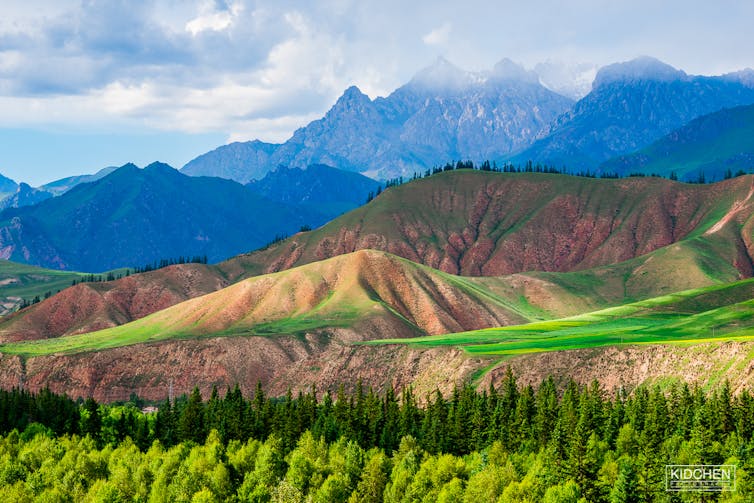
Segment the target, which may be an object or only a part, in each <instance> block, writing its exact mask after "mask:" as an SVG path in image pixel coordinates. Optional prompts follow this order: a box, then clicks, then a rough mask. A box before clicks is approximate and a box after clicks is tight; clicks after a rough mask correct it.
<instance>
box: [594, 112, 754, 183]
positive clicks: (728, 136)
mask: <svg viewBox="0 0 754 503" xmlns="http://www.w3.org/2000/svg"><path fill="white" fill-rule="evenodd" d="M753 170H754V105H747V106H741V107H735V108H725V109H723V110H720V111H718V112H714V113H711V114H708V115H703V116H701V117H698V118H696V119H694V120H692V121H691V122H689V123H688V124H686V125H685V126H683V127H681V128H679V129H676V130H675V131H673V132H671V133H669V134H667V135H665V136H663V137H662V138H660V139H659V140H657V141H656V142H654V143H652V144H651V145H649V146H648V147H645V148H643V149H641V150H638V151H636V152H634V153H631V154H627V155H623V156H619V157H616V158H614V159H611V160H609V161H607V162H605V163H603V164H602V165H601V166H600V171H602V172H607V173H617V174H621V175H627V174H631V173H646V174H650V173H656V174H659V175H663V176H669V175H670V174H671V173H675V174H676V176H678V178H679V179H681V180H697V179H699V177H700V176H704V178H705V179H706V180H720V179H722V178H723V177H725V176H726V174H728V175H730V174H735V173H737V172H739V171H743V172H747V173H750V172H752V171H753Z"/></svg>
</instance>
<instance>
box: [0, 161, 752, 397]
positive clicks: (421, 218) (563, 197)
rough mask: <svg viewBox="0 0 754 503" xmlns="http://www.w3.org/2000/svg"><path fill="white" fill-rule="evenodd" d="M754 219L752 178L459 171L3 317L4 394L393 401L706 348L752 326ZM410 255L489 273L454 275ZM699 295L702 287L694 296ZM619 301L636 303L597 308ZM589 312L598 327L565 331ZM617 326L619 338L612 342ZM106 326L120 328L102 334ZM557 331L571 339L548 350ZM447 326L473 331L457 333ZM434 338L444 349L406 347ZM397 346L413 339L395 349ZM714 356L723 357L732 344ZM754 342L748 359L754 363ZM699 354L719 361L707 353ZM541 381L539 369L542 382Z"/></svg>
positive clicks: (608, 368) (0, 376)
mask: <svg viewBox="0 0 754 503" xmlns="http://www.w3.org/2000/svg"><path fill="white" fill-rule="evenodd" d="M98 183H99V182H98ZM227 183H233V182H227ZM88 185H89V186H91V185H96V184H88ZM82 187H86V186H82ZM76 190H82V189H81V188H78V189H74V191H76ZM62 197H65V196H62ZM43 204H44V203H43ZM753 214H754V177H752V176H742V177H738V178H735V179H731V180H726V181H725V182H719V183H716V184H711V185H697V184H694V185H689V184H683V183H678V182H673V181H669V180H664V179H656V178H628V179H593V178H581V177H571V176H564V175H550V174H538V173H520V174H513V173H488V172H478V171H470V170H455V171H452V172H444V173H440V174H436V175H433V176H430V177H427V178H423V179H420V180H415V181H411V182H409V183H406V184H403V185H400V186H394V187H390V188H388V189H387V190H386V191H384V192H382V193H381V194H380V195H379V196H378V197H376V198H375V199H374V200H373V201H372V202H370V203H369V204H367V205H366V206H363V207H360V208H357V209H356V210H353V211H351V212H349V213H348V214H346V215H343V216H341V217H340V218H338V219H336V220H335V221H333V222H331V223H329V224H327V225H325V226H323V227H321V228H319V229H317V230H315V231H311V232H305V233H299V234H297V235H295V236H293V237H292V238H289V239H288V240H286V241H284V242H282V243H278V244H274V245H271V246H270V247H269V248H267V249H266V250H260V251H257V252H253V253H250V254H246V255H241V256H238V257H234V258H232V259H230V260H228V261H226V262H223V263H221V264H218V265H216V266H206V265H202V264H190V265H181V266H174V267H169V268H165V269H162V270H159V271H153V272H151V273H148V274H141V275H134V276H132V277H128V278H123V279H121V280H119V281H115V282H104V283H91V284H90V283H86V284H80V285H77V286H76V287H73V288H69V289H67V290H65V291H63V292H61V293H60V294H58V295H54V296H52V297H51V298H49V299H47V300H44V301H42V302H40V303H39V304H36V305H34V306H32V307H30V308H27V309H25V310H22V311H21V312H19V313H16V314H15V315H13V316H11V317H8V318H6V319H5V320H3V321H2V323H0V334H2V339H3V342H2V344H1V345H0V361H1V362H2V363H1V364H0V368H3V369H4V370H3V373H0V382H1V383H3V385H4V386H12V385H14V383H15V385H17V384H18V382H19V381H18V380H19V379H20V382H23V383H25V385H27V386H28V387H29V388H30V389H38V388H40V387H42V386H44V385H46V384H52V385H53V386H54V389H55V390H57V391H66V392H68V393H70V394H73V396H78V394H81V395H82V396H88V395H89V394H91V393H94V394H95V395H96V396H97V398H98V399H104V400H116V399H123V398H127V397H128V396H129V395H130V393H132V392H137V393H138V394H139V395H140V396H144V397H147V398H153V399H161V398H164V394H165V393H166V392H167V391H166V390H167V386H168V382H169V381H171V380H173V381H174V383H175V389H176V391H177V392H182V391H188V390H190V389H191V388H192V387H193V386H194V385H196V384H198V385H199V386H200V387H201V388H202V390H204V391H208V390H209V389H210V388H211V386H212V385H213V384H214V385H217V386H223V387H224V386H226V385H233V384H235V383H236V382H238V383H240V384H241V386H242V388H243V389H244V390H245V391H251V389H253V387H254V385H255V384H256V382H257V381H261V382H262V383H263V384H264V385H265V388H266V389H267V390H269V391H271V392H274V393H278V392H281V393H284V392H285V390H286V389H287V388H288V387H292V388H294V389H302V388H306V387H308V386H310V385H311V384H316V385H317V386H318V388H320V389H326V388H327V387H328V386H337V383H339V382H342V381H343V379H345V378H346V376H350V377H349V379H351V381H353V379H355V378H356V377H359V378H363V379H364V382H365V383H367V384H372V385H375V386H379V387H383V386H386V385H387V384H388V383H390V384H392V385H393V386H396V387H399V386H402V385H408V384H415V385H417V386H422V388H420V389H425V388H423V386H428V387H429V389H427V391H429V390H431V389H434V387H435V386H441V389H444V390H447V389H449V387H450V386H452V383H453V382H454V381H455V379H468V378H471V377H472V376H476V377H479V376H481V375H483V374H484V373H485V372H487V370H488V369H490V368H491V367H493V366H494V365H496V362H497V361H498V360H499V358H500V356H499V355H500V354H503V353H505V354H506V355H507V356H506V358H508V359H510V360H506V361H511V363H512V364H514V365H519V364H518V363H517V362H518V358H519V357H518V356H515V355H514V356H511V355H509V354H508V353H509V352H510V351H514V352H515V351H518V350H519V349H520V350H521V351H522V352H523V353H524V354H523V355H522V356H521V357H520V358H521V359H522V360H524V361H531V360H532V358H533V357H532V356H531V355H527V354H525V353H527V352H530V351H532V349H531V347H535V346H536V344H545V346H544V348H545V349H547V348H552V347H560V346H559V345H561V346H562V345H563V344H566V346H568V345H569V344H570V346H568V347H589V345H590V344H592V341H593V340H594V341H597V342H599V341H598V340H597V339H599V338H602V339H605V338H607V339H610V338H612V339H615V337H618V339H616V340H619V339H620V337H621V334H622V333H623V334H625V333H628V334H629V335H630V336H631V337H634V338H637V337H638V338H639V339H637V340H641V341H644V342H643V343H646V342H647V341H646V340H645V339H646V338H647V337H649V338H650V339H651V338H652V337H655V336H657V334H656V333H655V332H653V331H652V330H655V329H657V330H659V329H660V328H659V327H669V328H668V331H667V333H663V334H661V335H662V337H664V338H665V339H667V338H668V337H671V338H672V337H673V333H675V332H673V333H671V329H672V330H678V333H677V335H678V336H682V337H681V338H683V337H687V336H688V337H692V338H694V339H695V340H699V338H700V337H701V338H706V337H709V335H708V334H707V331H708V330H709V329H710V327H718V326H720V327H721V326H722V325H725V326H726V327H733V326H736V327H738V328H736V330H738V329H749V328H748V327H749V326H750V325H749V323H750V322H749V321H747V320H749V319H750V315H749V309H750V307H749V304H750V300H747V299H749V297H747V296H750V291H751V289H752V288H754V282H752V281H751V280H750V281H748V282H742V283H740V284H732V283H731V282H733V281H735V280H737V279H739V278H742V277H752V276H753V275H754V270H753V267H754V266H753V264H752V259H751V257H752V252H753V251H754V243H753V242H752V239H751V235H752V232H751V230H752V228H754V219H752V215H753ZM364 248H371V250H364ZM375 248H377V249H382V250H385V252H381V251H377V250H374V249H375ZM395 254H402V255H404V256H408V255H410V256H411V257H415V259H414V260H415V261H416V262H419V261H420V262H424V263H425V264H437V265H438V266H439V267H440V268H442V269H445V270H446V271H449V270H454V269H455V270H457V271H460V272H462V273H463V274H469V275H479V274H485V275H487V276H488V277H460V276H454V275H451V274H448V273H447V272H443V271H440V270H437V269H432V268H430V267H427V266H426V265H421V264H418V263H414V262H411V261H409V260H407V259H406V258H399V257H397V256H395ZM517 271H531V272H517ZM548 271H550V272H548ZM560 271H568V272H560ZM506 272H508V273H510V272H513V274H505V273H506ZM260 273H266V274H262V275H259V274H260ZM729 283H730V284H729ZM726 284H728V285H726ZM700 287H701V288H700ZM688 288H697V289H698V290H695V291H693V292H686V293H683V292H680V291H681V290H687V289H688ZM205 292H207V294H206V295H203V296H201V297H198V296H199V295H201V294H203V293H205ZM679 292H680V293H679ZM658 296H660V297H658ZM636 301H640V302H639V303H637V302H636ZM627 303H630V304H627ZM623 304H625V305H623ZM607 306H619V307H616V308H615V309H613V310H611V311H609V312H594V311H595V309H600V308H603V307H607ZM584 313H587V314H584ZM573 315H582V316H581V317H580V318H578V319H573V318H569V319H565V320H558V319H556V318H559V317H562V316H573ZM608 315H609V316H608ZM686 316H692V318H689V319H688V320H686V319H685V317H686ZM542 320H546V323H539V324H538V325H534V326H530V325H521V324H523V323H527V322H530V321H542ZM602 321H605V323H608V324H610V326H609V327H607V325H606V326H605V327H606V329H607V328H609V329H610V330H611V332H609V333H608V332H604V331H600V330H601V327H602V325H600V323H602ZM584 322H588V323H589V325H586V324H584V325H583V326H582V324H583V323H584ZM123 323H125V324H123ZM695 323H696V325H695ZM511 324H515V325H516V327H515V328H511V329H505V330H502V331H499V330H497V331H496V330H493V331H491V332H484V333H482V334H476V333H473V332H472V333H466V331H468V330H472V329H478V328H485V327H495V326H501V325H502V326H506V325H511ZM569 324H570V325H569ZM736 324H737V325H736ZM117 325H120V326H117ZM103 327H110V328H107V329H105V330H99V331H93V332H92V331H91V330H97V329H99V328H103ZM653 327H654V328H653ZM694 327H697V328H694ZM633 329H635V330H634V331H632V330H633ZM532 330H533V331H534V332H532ZM689 330H692V331H693V333H691V332H689ZM548 331H555V332H557V333H558V337H557V338H555V337H549V338H548ZM626 331H628V332H626ZM655 331H656V330H655ZM82 332H88V333H86V334H84V333H82ZM449 332H464V333H460V334H457V335H441V334H446V333H449ZM530 332H531V333H530ZM535 332H536V333H535ZM634 332H635V333H634ZM645 332H646V333H645ZM501 334H502V335H501ZM689 334H691V335H689ZM426 335H431V336H432V338H431V339H427V338H423V339H407V341H409V343H410V344H408V345H404V344H403V342H401V341H403V340H404V338H406V337H416V336H426ZM561 336H563V337H565V338H564V339H562V341H561ZM566 336H567V337H566ZM739 336H740V337H748V336H746V334H743V332H741V333H740V334H739ZM501 337H502V339H504V340H501ZM642 337H643V338H644V339H642ZM657 337H659V336H657ZM386 338H395V339H396V340H393V341H389V342H390V344H389V345H382V344H379V345H378V342H379V340H382V339H386ZM484 338H488V340H482V339H484ZM19 339H24V340H23V341H20V340H19ZM30 339H45V340H36V341H30ZM399 339H400V341H399ZM612 339H611V340H609V341H607V342H608V343H610V344H619V342H616V340H612ZM665 339H662V340H663V341H665ZM480 340H481V342H480ZM600 340H601V339H600ZM652 340H654V341H655V342H656V341H657V340H660V339H652ZM683 340H685V339H683ZM14 341H15V342H14ZM543 341H544V342H543ZM563 341H564V342H563ZM597 342H595V344H596V343H597ZM603 342H604V341H603ZM671 342H672V341H671ZM481 343H489V344H496V345H500V348H499V351H500V353H495V351H498V350H497V349H495V347H493V346H489V347H487V346H485V347H480V348H476V347H474V345H478V344H481ZM527 344H528V346H527ZM600 344H601V343H600ZM705 344H708V345H709V344H714V346H709V347H710V348H711V349H710V351H711V352H715V354H717V352H718V349H719V346H720V344H724V343H719V342H714V343H713V342H705ZM740 344H742V345H743V344H750V343H746V342H745V341H743V339H742V342H740ZM532 345H534V346H532ZM598 345H599V344H598ZM458 346H472V347H470V348H468V349H465V350H464V351H461V350H459V349H457V347H458ZM529 346H531V347H529ZM704 348H707V346H704ZM704 348H702V349H701V350H700V351H702V352H704V351H706V349H704ZM747 348H749V346H742V347H741V348H740V351H744V352H747V354H748V352H750V351H751V349H750V348H749V349H747ZM535 349H536V348H535ZM589 349H591V351H592V352H591V353H585V354H582V353H579V355H580V356H578V358H581V359H583V358H586V359H589V361H595V362H599V361H600V360H599V358H598V356H595V355H599V354H609V355H613V356H614V355H615V353H614V349H613V348H609V349H600V348H599V347H589ZM723 349H725V348H724V347H723ZM611 350H612V351H613V352H612V353H611V352H610V351H611ZM627 351H629V350H627ZM629 352H630V354H631V355H633V357H635V358H638V359H641V361H652V362H655V363H653V365H660V362H662V361H664V362H679V361H680V360H677V359H676V357H675V356H674V355H675V353H673V352H672V350H668V349H666V348H662V347H657V346H653V347H652V348H647V349H640V348H632V349H630V351H629ZM724 353H725V354H726V355H730V351H727V350H725V351H724ZM700 354H701V353H700ZM704 354H706V353H704ZM516 355H518V353H516ZM569 355H570V353H563V354H562V355H561V354H558V355H557V356H551V358H554V359H553V360H548V361H549V363H547V362H543V361H541V360H537V361H538V362H539V365H541V366H542V368H547V369H551V370H552V369H555V370H553V372H554V373H556V374H557V373H558V371H557V369H558V368H559V367H558V365H560V364H561V363H560V362H562V365H564V366H568V368H572V367H574V366H577V365H576V364H575V363H572V362H571V361H570V360H569V358H572V357H571V356H569ZM573 358H577V357H573ZM699 358H700V365H705V364H706V362H707V360H705V359H704V358H706V356H704V355H702V356H700V357H699ZM20 359H23V361H21V360H20ZM621 362H623V360H621V359H620V358H618V359H615V358H613V359H611V360H610V361H602V363H599V365H600V368H602V369H603V370H604V374H603V376H602V378H601V380H602V379H603V378H605V377H604V376H608V378H605V379H607V381H606V382H608V381H610V379H609V375H610V372H612V371H613V369H618V368H619V367H620V368H622V367H621V365H622V363H621ZM679 365H680V363H679ZM683 365H686V366H684V367H683V368H687V366H688V365H689V363H688V362H686V363H683ZM718 367H720V368H722V367H723V366H722V363H721V364H720V365H718V364H717V363H715V366H714V368H715V369H717V368H718ZM705 368H706V367H705ZM535 370H536V369H534V370H532V369H530V371H529V372H528V373H527V375H528V376H529V377H531V378H533V377H532V376H533V375H534V374H536V376H537V377H539V378H541V377H545V376H544V375H542V372H544V370H542V371H541V372H539V373H537V372H535ZM666 370H667V369H666ZM621 372H622V374H621V375H624V376H626V375H627V373H626V372H627V371H626V370H625V369H623V370H621ZM726 372H727V371H726ZM495 375H498V374H497V373H494V375H492V376H491V377H490V378H494V376H495ZM584 375H590V376H593V374H592V373H589V372H585V374H584ZM657 375H665V374H662V372H661V371H660V370H658V373H657ZM726 375H727V374H726ZM626 378H627V379H629V380H630V379H631V377H630V376H628V377H626ZM14 379H15V381H14ZM630 382H633V381H630Z"/></svg>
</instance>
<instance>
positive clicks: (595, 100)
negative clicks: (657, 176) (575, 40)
mask: <svg viewBox="0 0 754 503" xmlns="http://www.w3.org/2000/svg"><path fill="white" fill-rule="evenodd" d="M752 103H754V81H752V79H750V75H749V73H748V72H746V71H744V72H738V73H736V74H728V75H724V76H720V77H700V76H691V75H687V74H685V73H684V72H682V71H680V70H677V69H675V68H673V67H671V66H669V65H666V64H664V63H662V62H660V61H658V60H656V59H653V58H648V57H643V58H638V59H635V60H633V61H629V62H626V63H618V64H614V65H610V66H607V67H604V68H602V69H601V70H600V71H599V72H598V73H597V77H596V78H595V81H594V84H593V86H592V92H590V93H589V94H588V95H587V96H585V97H584V98H583V99H581V100H580V101H579V102H577V103H576V104H575V105H574V107H573V108H572V109H571V110H570V111H569V112H567V113H565V114H563V115H562V116H560V117H559V118H558V119H557V120H556V121H555V122H554V123H553V124H552V125H551V126H550V127H549V129H548V130H547V131H545V132H543V133H541V134H540V139H539V140H537V141H536V142H535V143H534V144H533V145H532V146H531V147H529V148H527V149H525V150H523V151H522V152H520V153H519V154H517V155H516V156H514V157H513V159H514V161H518V162H525V161H527V160H533V161H535V162H540V163H546V164H553V165H556V166H558V167H560V166H567V167H569V168H572V169H596V168H597V167H598V166H599V165H600V164H601V163H603V162H604V161H606V160H608V159H610V158H612V157H615V156H618V155H623V154H626V153H629V152H633V151H635V150H637V149H640V148H642V147H644V146H646V145H649V144H650V143H652V142H653V141H655V140H657V139H659V138H660V137H662V136H663V135H666V134H668V133H670V132H671V131H673V130H674V129H677V128H679V127H681V126H683V125H684V124H686V123H688V122H689V121H691V120H693V119H695V118H696V117H699V116H702V115H706V114H709V113H712V112H715V111H718V110H721V109H723V108H726V107H735V106H739V105H748V104H752Z"/></svg>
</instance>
